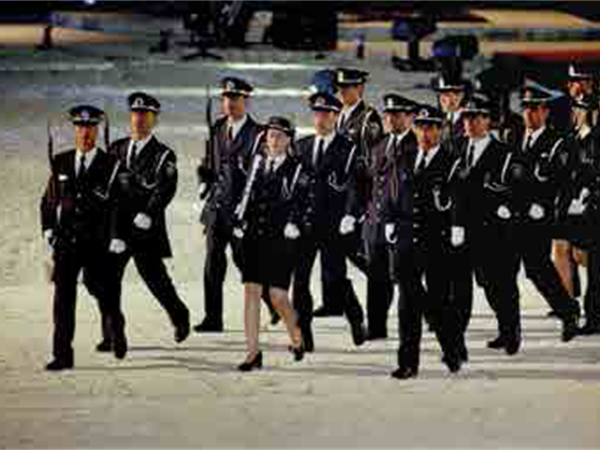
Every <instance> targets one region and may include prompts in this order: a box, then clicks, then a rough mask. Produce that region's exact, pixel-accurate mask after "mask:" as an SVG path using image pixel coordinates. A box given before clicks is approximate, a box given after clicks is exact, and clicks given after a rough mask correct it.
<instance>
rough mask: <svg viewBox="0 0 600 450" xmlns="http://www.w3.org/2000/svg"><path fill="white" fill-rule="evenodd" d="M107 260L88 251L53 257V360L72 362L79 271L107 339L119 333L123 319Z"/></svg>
mask: <svg viewBox="0 0 600 450" xmlns="http://www.w3.org/2000/svg"><path fill="white" fill-rule="evenodd" d="M110 268H111V258H110V256H109V255H108V254H106V253H105V252H103V251H97V250H94V249H90V248H75V249H73V250H67V251H62V250H59V251H57V252H56V253H55V255H54V276H53V280H54V310H53V315H54V335H53V354H54V357H55V358H56V359H72V358H73V346H72V344H73V338H74V336H75V310H76V300H77V280H78V277H79V273H80V272H81V271H83V276H84V281H85V285H86V287H87V289H88V291H89V292H90V294H91V295H93V296H94V297H95V298H96V299H97V301H98V306H99V308H100V313H101V316H102V318H103V322H104V321H105V322H106V323H107V329H106V332H107V333H108V334H109V336H113V335H114V334H115V333H122V332H123V329H124V326H125V319H124V317H123V314H122V313H121V309H120V305H119V294H118V286H117V284H116V282H115V278H114V277H113V272H111V270H110Z"/></svg>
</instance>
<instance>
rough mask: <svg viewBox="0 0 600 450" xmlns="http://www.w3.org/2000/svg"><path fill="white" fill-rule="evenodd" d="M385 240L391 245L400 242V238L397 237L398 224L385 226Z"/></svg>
mask: <svg viewBox="0 0 600 450" xmlns="http://www.w3.org/2000/svg"><path fill="white" fill-rule="evenodd" d="M385 240H386V241H387V242H388V243H389V244H395V243H396V241H397V240H398V236H396V224H393V223H386V224H385Z"/></svg>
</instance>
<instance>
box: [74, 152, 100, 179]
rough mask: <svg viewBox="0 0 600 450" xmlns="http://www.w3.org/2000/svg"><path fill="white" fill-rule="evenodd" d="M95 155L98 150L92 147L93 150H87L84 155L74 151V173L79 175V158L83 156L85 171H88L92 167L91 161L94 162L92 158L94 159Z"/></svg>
mask: <svg viewBox="0 0 600 450" xmlns="http://www.w3.org/2000/svg"><path fill="white" fill-rule="evenodd" d="M96 153H98V148H97V147H94V148H93V149H91V150H89V151H88V152H86V153H84V152H82V151H81V150H79V149H77V150H76V151H75V173H76V174H77V173H79V164H80V162H81V157H82V156H83V155H84V154H85V169H86V170H87V169H89V168H90V166H91V165H92V161H94V158H95V157H96Z"/></svg>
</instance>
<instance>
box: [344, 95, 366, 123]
mask: <svg viewBox="0 0 600 450" xmlns="http://www.w3.org/2000/svg"><path fill="white" fill-rule="evenodd" d="M361 103H362V98H360V99H358V101H357V102H356V103H355V104H354V105H352V106H344V108H343V109H342V114H340V121H341V120H342V117H343V118H344V120H346V121H347V120H348V119H349V118H350V116H351V115H352V113H353V112H354V110H356V108H358V105H360V104H361Z"/></svg>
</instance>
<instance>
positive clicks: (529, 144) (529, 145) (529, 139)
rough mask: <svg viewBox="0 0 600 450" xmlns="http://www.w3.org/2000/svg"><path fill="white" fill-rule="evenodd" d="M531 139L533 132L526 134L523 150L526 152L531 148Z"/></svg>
mask: <svg viewBox="0 0 600 450" xmlns="http://www.w3.org/2000/svg"><path fill="white" fill-rule="evenodd" d="M532 141H533V134H530V135H529V136H527V141H526V142H525V151H526V152H528V151H529V149H531V143H532Z"/></svg>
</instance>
